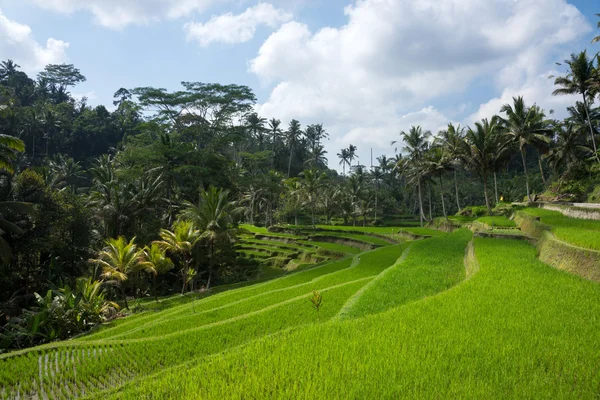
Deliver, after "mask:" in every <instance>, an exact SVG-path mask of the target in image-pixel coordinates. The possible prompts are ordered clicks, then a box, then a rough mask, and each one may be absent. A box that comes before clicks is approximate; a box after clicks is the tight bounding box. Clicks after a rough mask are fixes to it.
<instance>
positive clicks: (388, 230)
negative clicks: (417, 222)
mask: <svg viewBox="0 0 600 400" xmlns="http://www.w3.org/2000/svg"><path fill="white" fill-rule="evenodd" d="M318 228H320V229H328V230H339V231H357V232H365V233H374V234H377V235H385V236H390V235H392V234H397V233H398V231H405V232H410V233H414V234H415V235H426V236H439V235H442V234H443V232H440V231H438V230H435V229H429V228H420V227H406V226H366V227H362V226H331V225H319V226H318Z"/></svg>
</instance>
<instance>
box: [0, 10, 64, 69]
mask: <svg viewBox="0 0 600 400" xmlns="http://www.w3.org/2000/svg"><path fill="white" fill-rule="evenodd" d="M68 48H69V43H67V42H63V41H62V40H56V39H52V38H50V39H48V40H47V41H46V43H45V45H42V44H40V43H38V42H37V41H36V40H35V39H34V38H33V34H32V32H31V28H30V27H29V26H27V25H23V24H20V23H18V22H16V21H13V20H10V19H8V17H6V16H5V15H4V14H3V13H2V10H0V60H7V59H12V60H14V61H15V62H16V63H17V64H19V65H21V67H22V68H23V70H24V71H25V72H30V73H34V72H38V71H40V70H42V69H43V68H44V67H45V66H46V65H47V64H58V63H61V62H64V61H66V60H67V54H66V50H67V49H68Z"/></svg>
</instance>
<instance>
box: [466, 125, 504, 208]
mask: <svg viewBox="0 0 600 400" xmlns="http://www.w3.org/2000/svg"><path fill="white" fill-rule="evenodd" d="M501 129H502V127H501V126H500V124H499V119H498V117H497V116H494V117H493V118H492V119H491V121H488V120H487V119H483V120H482V121H481V122H476V123H475V129H474V130H473V129H471V128H468V130H467V136H466V138H465V140H464V141H463V144H462V147H463V149H462V151H461V152H460V157H461V160H462V161H463V163H464V165H465V166H466V167H467V168H469V169H471V170H472V171H474V172H475V173H476V174H478V175H479V177H480V178H481V181H482V183H483V195H484V198H485V205H486V207H487V209H488V212H489V213H491V212H492V207H491V206H490V200H489V197H488V190H487V184H488V177H489V175H490V173H491V172H492V171H493V168H494V156H495V154H496V153H503V152H505V151H507V149H508V148H509V145H510V144H509V142H508V141H507V140H506V139H505V138H504V136H503V135H502V134H501Z"/></svg>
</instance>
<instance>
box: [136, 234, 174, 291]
mask: <svg viewBox="0 0 600 400" xmlns="http://www.w3.org/2000/svg"><path fill="white" fill-rule="evenodd" d="M140 264H141V266H142V267H143V268H144V270H145V271H147V272H149V273H151V274H152V277H153V282H154V285H153V286H154V298H155V300H156V301H158V292H157V290H156V277H157V275H161V274H164V273H166V272H169V271H170V270H172V269H173V267H174V264H173V261H172V260H171V259H170V258H169V257H167V253H166V251H165V249H163V248H162V247H161V246H159V245H158V244H156V243H152V245H150V246H146V247H144V249H143V250H142V254H141V263H140Z"/></svg>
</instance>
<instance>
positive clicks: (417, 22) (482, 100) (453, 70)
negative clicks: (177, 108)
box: [0, 0, 600, 166]
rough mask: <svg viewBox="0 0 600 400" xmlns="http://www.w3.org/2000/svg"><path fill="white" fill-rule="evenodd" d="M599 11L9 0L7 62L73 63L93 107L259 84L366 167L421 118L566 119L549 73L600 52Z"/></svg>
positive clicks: (441, 1)
mask: <svg viewBox="0 0 600 400" xmlns="http://www.w3.org/2000/svg"><path fill="white" fill-rule="evenodd" d="M596 12H599V13H600V1H597V0H594V1H592V0H571V1H567V0H421V1H419V2H415V1H412V0H359V1H341V0H327V1H317V0H273V1H270V2H268V1H263V2H257V1H251V0H21V1H15V0H0V59H3V60H4V59H7V58H12V59H14V60H15V61H16V62H17V63H18V64H20V65H21V66H22V67H23V68H24V69H25V70H26V71H27V72H29V73H32V74H35V73H36V72H37V71H39V69H40V68H42V66H43V64H45V63H47V62H53V63H59V62H69V63H73V64H75V65H76V66H77V67H78V68H80V69H81V71H82V73H84V75H86V76H87V78H88V81H87V82H86V83H85V84H82V85H80V86H78V87H76V88H75V89H73V93H76V94H78V95H83V94H87V95H88V97H89V102H90V103H91V104H100V103H101V104H106V105H110V104H111V102H112V95H113V93H114V92H115V91H116V90H117V89H118V88H120V87H126V88H132V87H136V86H157V87H165V88H168V89H177V88H178V87H179V82H180V81H203V82H220V83H237V84H245V85H248V86H250V87H251V88H252V89H253V90H254V92H255V93H256V95H257V97H258V105H257V111H258V112H259V113H260V114H261V115H262V116H264V117H268V118H270V117H277V118H280V119H282V121H283V123H284V124H287V122H288V121H289V120H290V119H291V118H297V119H299V120H300V121H301V122H302V123H303V124H309V123H315V122H323V123H324V124H325V127H326V129H327V130H328V131H329V132H330V134H331V140H330V142H329V143H328V145H327V149H328V150H329V158H330V165H331V166H333V165H336V164H337V161H336V160H335V158H336V157H335V153H337V152H338V151H339V149H340V148H341V147H343V146H347V145H348V144H349V143H353V144H357V145H358V147H359V155H360V156H361V160H362V162H363V163H366V162H367V158H368V153H369V149H370V148H374V153H375V154H376V155H379V154H384V153H386V154H388V155H389V154H391V153H392V148H391V146H390V145H389V142H390V141H391V140H394V139H396V138H397V134H398V132H400V131H401V130H405V129H408V128H409V126H410V125H411V124H422V125H423V126H424V127H425V128H426V129H430V130H432V131H434V132H435V131H437V130H438V129H439V128H441V127H442V126H443V125H445V123H446V122H448V121H452V122H460V123H462V124H465V125H467V124H469V123H472V122H473V121H474V120H476V119H479V118H483V117H488V116H491V115H492V114H494V113H497V112H498V109H499V106H500V105H501V104H502V103H503V102H506V101H509V100H510V98H511V97H512V96H515V95H519V94H522V95H524V96H525V99H526V101H527V102H528V103H533V102H536V103H538V104H540V105H541V106H542V107H544V108H546V109H549V108H552V109H555V110H556V112H557V114H558V115H560V114H561V113H564V109H565V107H566V106H567V105H568V104H570V103H572V102H573V101H574V100H573V99H571V98H556V97H552V96H551V95H550V93H551V91H552V82H551V81H548V79H546V77H547V76H548V75H549V74H551V73H560V72H561V71H560V70H558V71H557V70H556V68H559V67H557V66H556V65H555V64H554V61H560V60H562V59H564V58H565V57H566V56H568V54H569V53H571V52H577V51H580V50H583V49H584V48H586V47H587V48H588V49H589V51H590V52H592V53H596V52H597V51H600V46H592V45H590V44H589V43H590V40H591V38H592V37H593V36H594V35H595V34H596V33H597V32H598V30H597V29H596V21H597V19H596V17H595V16H594V13H596ZM28 29H29V30H28ZM598 34H600V33H598ZM50 38H52V39H54V40H53V41H51V42H48V39H50Z"/></svg>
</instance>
